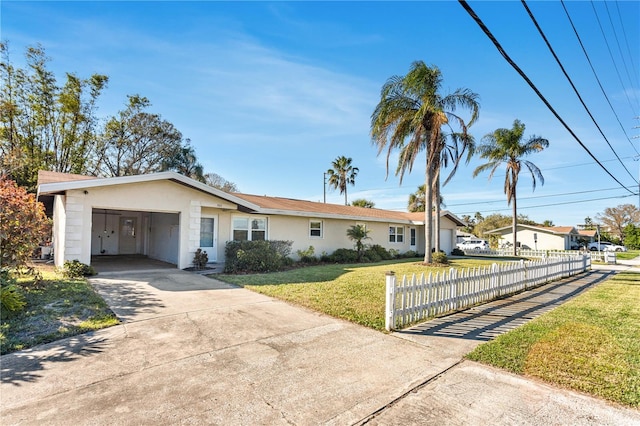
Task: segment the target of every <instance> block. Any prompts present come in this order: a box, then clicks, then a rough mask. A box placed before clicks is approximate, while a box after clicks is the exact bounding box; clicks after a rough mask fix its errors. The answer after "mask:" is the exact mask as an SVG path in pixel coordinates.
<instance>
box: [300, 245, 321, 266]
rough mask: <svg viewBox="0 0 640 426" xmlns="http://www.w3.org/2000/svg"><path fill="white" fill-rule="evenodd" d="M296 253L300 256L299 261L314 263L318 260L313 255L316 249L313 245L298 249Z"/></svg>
mask: <svg viewBox="0 0 640 426" xmlns="http://www.w3.org/2000/svg"><path fill="white" fill-rule="evenodd" d="M296 253H297V254H298V257H299V258H300V262H301V263H315V262H317V261H318V259H316V257H315V253H316V250H315V249H314V248H313V246H309V248H308V249H306V250H298V251H297V252H296Z"/></svg>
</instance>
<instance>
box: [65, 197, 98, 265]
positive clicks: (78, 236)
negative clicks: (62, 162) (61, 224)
mask: <svg viewBox="0 0 640 426" xmlns="http://www.w3.org/2000/svg"><path fill="white" fill-rule="evenodd" d="M85 207H86V204H85V194H84V192H83V191H79V190H76V191H67V194H66V200H65V212H66V223H65V228H64V229H65V230H64V233H65V243H64V260H63V262H64V261H67V260H68V261H72V260H79V261H80V262H82V263H86V264H87V265H88V264H90V263H91V208H88V209H86V208H85Z"/></svg>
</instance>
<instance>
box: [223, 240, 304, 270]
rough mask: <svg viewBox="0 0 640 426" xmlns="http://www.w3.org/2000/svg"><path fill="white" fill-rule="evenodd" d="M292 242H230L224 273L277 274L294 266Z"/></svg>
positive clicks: (226, 249)
mask: <svg viewBox="0 0 640 426" xmlns="http://www.w3.org/2000/svg"><path fill="white" fill-rule="evenodd" d="M292 244H293V242H292V241H277V240H274V241H229V242H228V243H227V245H226V246H225V265H224V272H225V273H227V274H236V273H239V272H275V271H281V270H283V269H285V268H286V267H287V266H290V265H291V264H292V262H293V261H292V260H291V258H290V257H289V255H290V254H291V246H292Z"/></svg>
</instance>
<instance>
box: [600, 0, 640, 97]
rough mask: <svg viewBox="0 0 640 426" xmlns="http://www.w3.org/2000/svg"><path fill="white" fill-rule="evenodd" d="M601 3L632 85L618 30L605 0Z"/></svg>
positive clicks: (634, 95)
mask: <svg viewBox="0 0 640 426" xmlns="http://www.w3.org/2000/svg"><path fill="white" fill-rule="evenodd" d="M603 3H604V8H605V9H606V11H607V16H608V17H609V23H610V24H611V30H612V31H613V38H615V40H616V45H617V46H618V52H620V59H622V65H624V71H625V72H626V73H627V78H628V79H629V83H631V86H632V87H633V80H632V79H631V74H629V67H627V61H625V60H624V54H623V53H622V48H621V47H620V40H618V32H617V31H616V27H615V25H613V20H612V19H611V13H610V12H609V5H608V4H607V2H606V1H605V2H603ZM632 94H633V97H634V98H635V100H636V105H640V104H638V97H637V96H636V94H635V92H632Z"/></svg>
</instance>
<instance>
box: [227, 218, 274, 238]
mask: <svg viewBox="0 0 640 426" xmlns="http://www.w3.org/2000/svg"><path fill="white" fill-rule="evenodd" d="M232 236H233V240H234V241H258V240H266V239H267V219H265V218H251V217H234V218H233V230H232Z"/></svg>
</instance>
